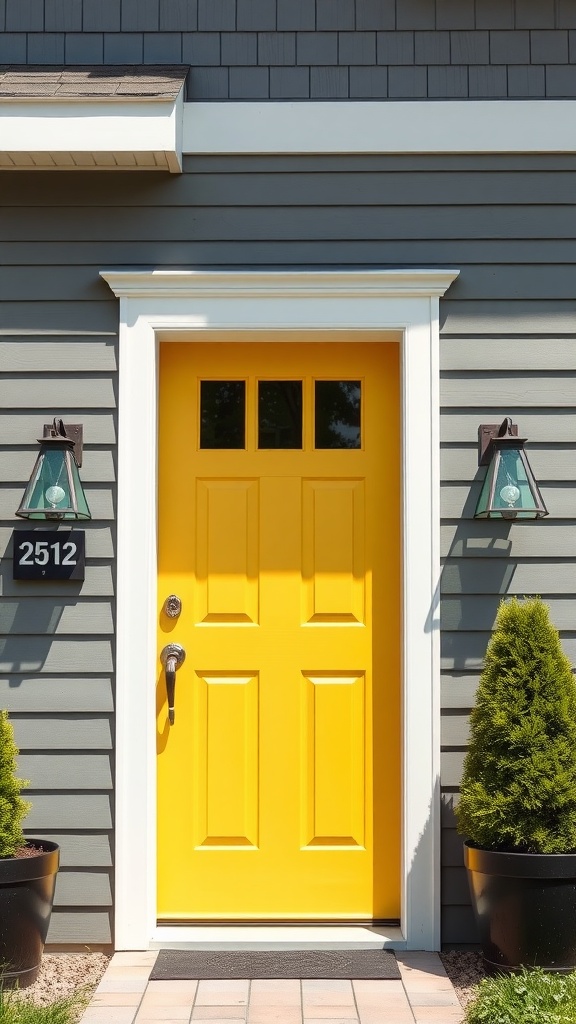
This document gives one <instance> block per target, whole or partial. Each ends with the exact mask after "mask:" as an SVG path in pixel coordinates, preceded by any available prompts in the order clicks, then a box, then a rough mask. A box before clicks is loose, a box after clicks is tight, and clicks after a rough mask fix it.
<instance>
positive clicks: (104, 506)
mask: <svg viewBox="0 0 576 1024" xmlns="http://www.w3.org/2000/svg"><path fill="white" fill-rule="evenodd" d="M575 170H576V159H575V158H574V157H571V156H562V155H558V156H550V157H537V156H531V157H525V158H524V157H520V156H512V157H497V156H487V157H481V156H478V157H473V156H467V157H463V158H458V157H435V156H429V157H422V158H417V157H403V156H398V157H394V156H389V157H375V156H369V155H366V156H356V157H342V158H338V157H322V158H318V159H315V158H308V157H282V158H274V157H264V158H258V157H255V156H248V157H239V158H208V157H202V158H186V159H185V168H184V171H185V173H184V174H183V175H181V176H168V175H166V176H163V175H157V174H154V175H152V174H150V175H149V174H145V173H138V174H137V175H129V174H122V175H118V174H114V173H107V174H106V175H104V174H93V173H88V172H87V173H85V174H84V173H82V174H73V175H68V174H60V173H57V172H53V173H50V174H49V175H48V174H47V175H45V176H42V177H39V175H38V173H34V174H26V173H18V174H5V175H3V176H2V190H1V192H0V205H2V206H3V207H4V208H3V209H2V210H0V234H1V236H2V246H3V249H2V251H3V261H4V264H5V267H6V269H5V271H3V274H2V276H1V278H0V295H1V297H2V299H3V300H4V301H3V303H2V309H3V319H2V325H1V328H0V329H1V331H2V333H1V334H0V346H1V347H0V352H1V355H2V371H3V374H2V378H1V379H0V429H1V431H2V433H1V435H0V436H1V437H2V443H1V444H0V480H1V481H2V486H1V487H0V551H2V552H3V553H4V560H3V562H2V572H0V628H3V629H9V634H8V635H7V636H6V637H4V638H3V639H1V640H0V705H6V706H8V707H9V708H10V711H11V712H12V714H13V716H14V721H15V727H16V732H17V737H18V740H19V742H20V744H21V746H22V768H23V772H25V773H26V776H27V777H29V778H31V781H32V789H31V793H32V798H33V800H34V807H33V810H32V812H31V816H30V819H29V824H30V828H31V829H32V830H37V831H38V832H39V833H40V834H45V835H47V836H48V835H50V836H55V835H56V836H60V838H61V841H62V844H63V877H62V884H61V885H60V883H59V894H58V907H57V912H56V915H55V923H54V926H53V932H51V938H52V940H53V941H54V942H63V941H69V942H74V941H82V942H90V941H91V942H93V943H100V942H105V941H107V937H108V938H109V936H110V933H109V927H110V925H109V922H110V902H109V901H110V891H111V885H110V877H111V876H110V874H109V872H110V869H111V864H112V852H111V851H112V843H111V828H112V820H113V819H112V815H113V800H112V788H111V787H112V780H113V751H112V747H111V744H112V739H111V737H112V736H113V719H112V717H111V716H112V712H113V694H114V684H113V668H114V636H113V632H112V630H113V625H114V563H113V558H114V553H115V534H114V515H115V503H116V479H115V467H116V462H115V442H116V392H117V384H116V378H115V374H116V365H117V362H116V360H117V346H116V336H115V335H116V330H117V322H118V308H117V304H116V301H115V300H114V299H113V297H112V296H111V293H110V290H109V289H108V287H107V286H106V285H105V284H104V283H103V282H102V281H101V279H100V278H99V276H98V272H99V270H100V269H101V268H103V267H111V266H112V267H114V266H115V267H122V266H130V267H138V266H141V267H150V266H165V267H205V268H207V267H213V268H226V267H228V268H233V267H244V268H249V267H251V266H253V267H271V268H273V267H302V266H304V267H306V266H309V267H340V266H344V267H355V266H356V267H398V266H401V267H402V266H403V267H410V266H420V267H421V266H426V267H434V266H444V267H456V268H459V269H460V277H459V278H458V280H457V281H456V282H455V284H454V285H453V286H452V287H451V288H450V290H449V292H448V295H447V297H446V299H444V300H443V301H442V302H441V312H440V320H441V331H442V344H441V373H442V381H441V402H442V420H441V441H442V453H441V456H442V458H441V467H442V495H441V497H442V514H443V521H442V530H441V542H442V556H443V577H442V602H443V603H442V623H443V634H442V706H443V722H442V726H443V728H442V742H443V750H442V784H443V801H444V806H443V841H442V849H443V938H444V941H445V942H446V943H454V942H470V941H473V939H474V930H473V927H472V923H471V918H470V910H469V906H468V899H467V893H466V884H465V880H464V875H463V868H462V854H461V841H460V839H459V838H458V837H457V835H456V833H455V830H454V822H453V804H454V801H455V800H456V799H457V787H458V781H459V777H460V771H461V765H462V758H463V752H464V748H465V744H466V740H467V735H468V724H467V719H468V713H469V709H470V707H471V705H472V702H473V700H474V693H475V689H476V686H477V683H478V677H479V673H480V671H481V667H482V659H483V656H484V652H485V649H486V643H487V641H488V638H489V636H490V629H491V628H492V625H493V622H494V617H495V615H496V611H497V608H498V603H499V601H500V600H501V598H502V597H503V596H506V595H507V594H520V595H522V594H525V593H539V594H542V596H544V597H545V598H547V599H548V600H549V601H550V604H551V607H552V609H553V615H554V619H555V621H556V622H557V623H558V625H559V626H560V627H561V629H562V630H563V635H564V638H565V644H566V650H567V652H568V654H569V655H570V657H572V658H573V659H574V660H576V626H575V625H574V623H576V615H575V614H574V613H575V612H576V599H574V597H573V584H572V573H573V570H574V560H575V559H576V530H575V529H574V525H575V524H574V522H573V519H574V510H575V507H576V502H575V498H576V494H575V488H574V483H573V468H574V455H575V448H576V435H575V434H574V426H573V425H574V413H575V411H576V387H575V374H576V337H575V327H576V322H575V313H576V300H575V298H574V282H573V271H572V262H573V245H574V236H575V234H576V208H575V207H574V205H573V196H574V171H575ZM40 182H42V187H41V188H40V187H38V186H39V183H40ZM54 413H57V414H59V415H62V416H63V417H64V419H66V418H68V419H69V420H70V421H71V422H74V421H75V420H77V421H82V422H83V423H84V425H85V440H86V443H87V448H86V457H85V463H84V466H83V468H82V477H83V480H84V481H85V483H86V491H87V494H88V500H89V502H90V505H91V508H92V510H93V513H94V519H93V521H92V522H91V523H89V524H87V525H86V538H87V572H86V580H85V582H84V583H83V584H72V585H71V587H72V588H73V591H72V592H71V591H70V590H68V589H67V585H64V586H62V585H61V584H56V583H55V584H47V585H46V586H45V587H41V586H40V585H36V584H15V583H14V582H13V581H12V578H11V557H12V548H11V533H12V529H13V527H14V519H13V512H14V509H15V508H16V507H17V503H18V501H19V499H20V497H21V494H22V489H23V486H24V482H25V479H26V477H27V474H28V472H29V467H31V463H32V460H33V456H34V452H35V450H36V443H35V438H36V437H37V436H38V431H39V429H40V426H41V424H42V423H44V422H48V420H49V419H50V418H51V416H52V415H54ZM508 414H509V415H512V416H513V418H514V420H515V421H517V422H518V423H519V426H520V430H521V432H522V433H523V434H524V433H525V434H526V435H527V436H528V437H529V438H530V441H531V446H530V451H531V457H532V459H533V463H534V467H535V470H536V472H537V475H538V476H539V479H540V481H541V483H542V488H543V492H544V497H545V500H546V501H547V503H548V504H549V508H550V511H551V516H550V518H549V519H548V520H546V521H545V522H543V523H524V524H517V525H514V526H513V527H512V528H510V526H509V525H508V524H506V523H485V522H477V521H475V520H474V519H473V512H474V507H475V502H476V499H477V496H478V492H479V488H480V481H481V478H480V475H479V474H478V467H477V461H476V434H477V428H478V424H479V423H481V422H495V423H496V422H499V421H500V420H501V419H502V418H503V417H504V416H505V415H508ZM44 726H45V728H44ZM70 779H74V785H75V786H76V785H77V787H78V788H71V785H70ZM41 783H44V785H42V784H41Z"/></svg>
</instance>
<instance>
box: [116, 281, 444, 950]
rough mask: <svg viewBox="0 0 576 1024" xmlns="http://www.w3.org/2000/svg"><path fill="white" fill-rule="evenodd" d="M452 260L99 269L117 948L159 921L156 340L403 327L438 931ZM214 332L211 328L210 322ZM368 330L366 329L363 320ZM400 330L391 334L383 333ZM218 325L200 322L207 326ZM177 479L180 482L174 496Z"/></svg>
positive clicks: (411, 776) (423, 926)
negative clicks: (437, 264)
mask: <svg viewBox="0 0 576 1024" xmlns="http://www.w3.org/2000/svg"><path fill="white" fill-rule="evenodd" d="M457 275H458V271H456V270H371V271H363V270H358V271H357V270H352V271H339V270H338V271H287V272H285V271H264V272H247V271H241V272H235V271H221V272H220V271H218V272H205V271H152V272H150V271H129V270H126V271H122V270H121V271H117V270H113V271H102V277H103V278H104V279H105V280H106V281H107V282H108V284H109V285H110V287H111V288H112V290H113V291H114V293H115V294H116V295H117V296H118V297H119V298H120V343H119V349H120V355H119V412H118V555H117V566H118V579H117V666H116V668H117V676H116V868H115V872H116V874H115V892H116V897H115V946H116V949H148V948H149V947H150V945H151V943H152V942H153V941H154V939H155V937H157V929H156V766H155V759H156V743H155V739H156V737H155V729H154V722H155V686H156V678H157V652H156V630H157V622H156V619H157V612H156V568H157V558H156V551H157V502H156V493H157V403H158V345H159V344H161V342H162V340H166V338H167V337H170V338H172V339H173V338H174V337H178V340H182V341H183V342H186V341H195V340H196V341H197V340H199V337H200V336H199V334H198V332H211V331H213V332H220V336H221V332H232V331H234V332H250V334H249V335H248V336H249V337H250V340H254V335H255V333H258V332H260V336H261V337H262V338H264V333H265V332H275V337H277V334H278V332H287V331H306V332H313V331H315V330H318V331H319V330H322V331H326V330H329V331H331V332H335V333H338V332H346V331H349V332H354V334H355V336H356V337H358V333H359V332H362V331H366V332H368V331H369V332H371V336H372V337H374V332H375V331H378V332H382V338H383V340H386V336H387V332H396V333H395V336H396V337H397V338H399V339H400V341H399V343H400V345H401V350H402V352H401V355H402V359H401V367H402V369H401V385H400V386H401V392H402V467H403V468H402V531H403V559H402V566H403V569H402V602H403V615H402V620H403V641H402V658H403V686H402V693H403V698H402V708H403V753H402V758H403V766H402V780H403V795H402V808H403V820H402V865H403V873H402V919H401V930H402V940H403V941H402V945H403V946H405V948H408V949H428V950H433V949H438V948H439V945H440V791H439V778H440V692H439V691H440V649H439V642H440V622H439V580H440V557H439V532H440V509H439V481H440V470H439V462H440V447H439V396H438V378H439V370H438V362H439V359H438V357H439V324H438V312H439V298H440V296H442V295H443V294H444V292H445V291H446V289H447V288H448V287H449V286H450V284H451V283H452V281H453V280H454V279H455V278H456V277H457ZM214 337H216V334H215V335H214ZM366 337H368V335H366ZM388 337H390V334H388ZM207 339H209V335H207V334H206V333H203V335H202V340H207ZM177 487H178V482H177V481H175V483H174V493H175V498H176V497H177Z"/></svg>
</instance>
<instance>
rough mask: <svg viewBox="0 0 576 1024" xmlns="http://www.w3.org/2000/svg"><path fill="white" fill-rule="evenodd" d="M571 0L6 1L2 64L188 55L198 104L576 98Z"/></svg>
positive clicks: (1, 9) (0, 31)
mask: <svg viewBox="0 0 576 1024" xmlns="http://www.w3.org/2000/svg"><path fill="white" fill-rule="evenodd" d="M575 61H576V9H575V7H574V4H573V3H572V2H571V0H539V2H538V3H534V2H533V0H481V2H479V3H476V4H474V3H473V0H442V3H436V2H435V0H348V2H346V3H337V2H336V0H302V2H296V0H227V2H216V0H187V2H186V3H177V2H174V0H172V2H169V3H166V2H164V0H81V2H80V0H78V2H75V3H72V2H62V3H59V4H55V3H54V2H53V0H35V2H34V3H23V2H22V0H4V2H3V3H2V4H0V64H64V63H65V64H84V65H86V64H102V63H104V64H145V63H149V64H180V63H183V64H188V65H190V74H189V81H188V91H189V95H190V97H191V98H192V99H199V100H222V99H233V100H261V99H268V98H270V99H281V100H302V99H309V98H310V99H320V100H323V99H324V100H325V99H346V98H350V99H358V100H362V99H386V98H390V99H394V100H396V99H418V98H422V97H429V98H430V99H462V98H467V97H470V98H472V99H478V98H487V99H498V98H502V97H507V96H509V97H510V98H513V99H522V98H535V97H551V98H559V97H560V98H561V97H568V96H572V97H573V96H576V66H575V63H574V62H575Z"/></svg>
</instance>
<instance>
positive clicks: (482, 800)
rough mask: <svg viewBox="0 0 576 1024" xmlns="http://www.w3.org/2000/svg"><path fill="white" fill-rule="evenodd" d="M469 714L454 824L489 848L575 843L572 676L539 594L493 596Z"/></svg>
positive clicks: (566, 849)
mask: <svg viewBox="0 0 576 1024" xmlns="http://www.w3.org/2000/svg"><path fill="white" fill-rule="evenodd" d="M470 722H471V741H470V747H469V750H468V753H467V755H466V759H465V762H464V772H463V779H462V786H461V799H460V803H459V804H458V807H457V808H456V815H457V819H458V831H459V832H461V833H463V834H464V835H466V836H467V837H468V838H469V839H470V840H471V841H472V842H473V843H474V844H475V845H477V846H481V847H484V848H488V849H499V850H514V851H518V852H523V853H573V852H575V851H576V683H575V681H574V677H573V675H572V670H571V666H570V662H569V661H568V659H567V658H566V656H565V654H564V653H563V651H562V647H561V645H560V638H559V636H558V632H557V630H556V629H554V627H553V626H552V624H551V622H550V619H549V615H548V608H547V606H546V605H545V604H543V602H542V601H541V600H540V599H539V598H531V599H526V600H524V601H518V600H517V599H516V598H514V599H513V600H511V601H506V602H503V603H502V604H501V605H500V609H499V612H498V617H497V620H496V628H495V632H494V633H493V635H492V639H491V641H490V643H489V645H488V650H487V653H486V660H485V665H484V671H483V672H482V676H481V678H480V685H479V688H478V695H477V699H476V706H475V708H474V710H473V712H472V715H471V720H470ZM575 1019H576V1018H575Z"/></svg>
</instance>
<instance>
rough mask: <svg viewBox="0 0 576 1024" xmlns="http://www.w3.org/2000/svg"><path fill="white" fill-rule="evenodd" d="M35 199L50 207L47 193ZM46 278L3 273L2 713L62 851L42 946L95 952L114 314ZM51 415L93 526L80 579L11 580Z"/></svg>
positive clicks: (41, 833) (110, 697)
mask: <svg viewBox="0 0 576 1024" xmlns="http://www.w3.org/2000/svg"><path fill="white" fill-rule="evenodd" d="M25 191H26V192H27V193H28V195H29V194H30V187H29V186H28V187H27V188H26V189H25ZM42 191H43V193H44V196H45V199H46V202H47V204H49V203H52V204H53V197H51V196H50V188H49V183H46V186H45V187H44V188H43V189H42ZM9 201H10V200H8V202H9ZM39 212H40V211H39ZM3 213H4V211H2V213H0V218H1V217H2V215H3ZM40 218H41V212H40ZM1 231H2V229H1V228H0V233H1ZM4 251H6V250H4ZM4 262H6V261H4ZM32 262H33V261H32ZM45 269H46V268H43V270H41V271H39V270H37V269H35V268H34V267H33V266H32V265H31V262H30V261H28V262H27V263H24V264H23V265H21V266H20V267H19V273H20V274H21V275H22V281H21V284H22V285H23V288H21V289H20V288H18V287H16V286H14V287H12V284H13V282H12V280H11V276H10V275H11V274H12V273H13V268H12V267H6V269H5V273H6V275H7V276H4V273H3V275H2V282H3V283H2V286H1V290H2V298H4V299H6V298H7V299H9V301H8V302H5V303H2V306H3V309H2V318H1V322H0V365H1V368H2V375H1V378H0V437H1V439H2V440H1V444H0V481H1V486H0V553H1V554H2V556H3V557H2V561H1V562H0V707H6V708H8V710H9V712H10V715H11V718H12V721H13V724H14V731H15V736H16V741H17V743H18V746H19V748H20V751H21V753H20V758H19V769H20V774H21V775H22V777H24V778H26V779H28V780H29V782H30V785H29V788H28V790H27V792H26V795H27V797H28V798H29V799H30V800H31V802H32V810H31V811H30V814H29V815H28V817H27V819H26V822H25V824H26V831H27V833H28V835H31V836H38V837H40V838H46V839H51V840H53V841H56V842H58V843H59V845H60V847H61V870H60V872H59V876H58V880H57V885H56V894H55V906H54V913H53V916H52V922H51V925H50V932H49V936H48V941H49V942H50V943H55V944H56V943H63V944H66V945H69V944H81V945H93V946H98V945H106V944H109V943H110V942H111V941H112V939H113V934H112V913H111V904H112V881H113V874H112V867H113V829H112V823H113V779H114V756H113V727H114V725H113V710H114V678H113V675H112V672H113V666H114V635H113V634H114V594H115V565H114V553H115V523H114V508H115V487H116V471H115V457H116V456H115V445H116V368H117V338H116V333H117V311H116V309H115V303H114V301H113V300H111V301H108V303H107V305H105V306H104V307H103V308H104V309H105V314H104V320H105V322H102V317H101V316H100V314H99V308H100V307H97V308H96V309H95V310H87V308H86V305H85V304H84V303H83V302H82V299H81V296H80V301H78V298H79V296H78V294H77V293H78V289H77V286H76V282H75V281H74V280H73V279H72V278H71V277H70V273H72V271H71V270H70V269H69V268H64V269H63V274H62V278H61V282H62V285H63V288H62V297H63V299H64V303H63V304H62V306H60V305H59V306H58V310H56V303H55V302H54V299H55V297H56V296H55V291H53V292H52V294H51V293H50V287H48V289H46V288H45V285H44V284H43V283H42V282H43V280H44V273H43V271H44V270H45ZM24 299H27V301H26V302H25V303H24V301H23V300H24ZM39 300H46V302H45V303H42V302H41V301H39ZM64 304H67V305H68V309H67V310H66V311H65V315H64V316H60V311H61V310H62V308H63V306H64ZM72 310H75V315H76V314H77V323H76V328H75V329H74V330H70V329H69V323H68V317H69V315H70V312H71V311H72ZM54 415H58V416H61V417H62V418H63V419H64V422H71V423H74V422H81V423H83V425H84V442H85V448H84V458H83V465H82V469H81V477H82V481H83V483H84V484H85V485H86V488H85V489H86V494H87V497H88V502H89V505H90V508H91V511H92V514H93V517H94V518H93V519H92V521H91V522H89V523H86V524H78V525H79V526H81V528H82V529H85V530H86V578H85V580H84V581H83V582H77V583H76V582H64V581H63V582H60V581H47V582H46V583H34V582H18V581H14V580H13V578H12V534H13V530H14V527H15V526H16V527H17V528H22V529H27V528H28V526H29V525H33V524H27V523H24V522H22V521H19V520H15V519H14V517H13V515H14V510H15V509H16V508H17V506H18V503H19V501H20V498H21V496H22V493H23V490H24V486H25V483H26V481H27V479H28V477H29V474H30V471H31V469H32V465H33V463H34V459H35V457H36V454H37V451H38V445H37V442H36V438H38V437H39V436H41V432H42V424H44V423H48V422H50V421H51V420H52V418H53V416H54ZM36 525H37V524H36Z"/></svg>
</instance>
